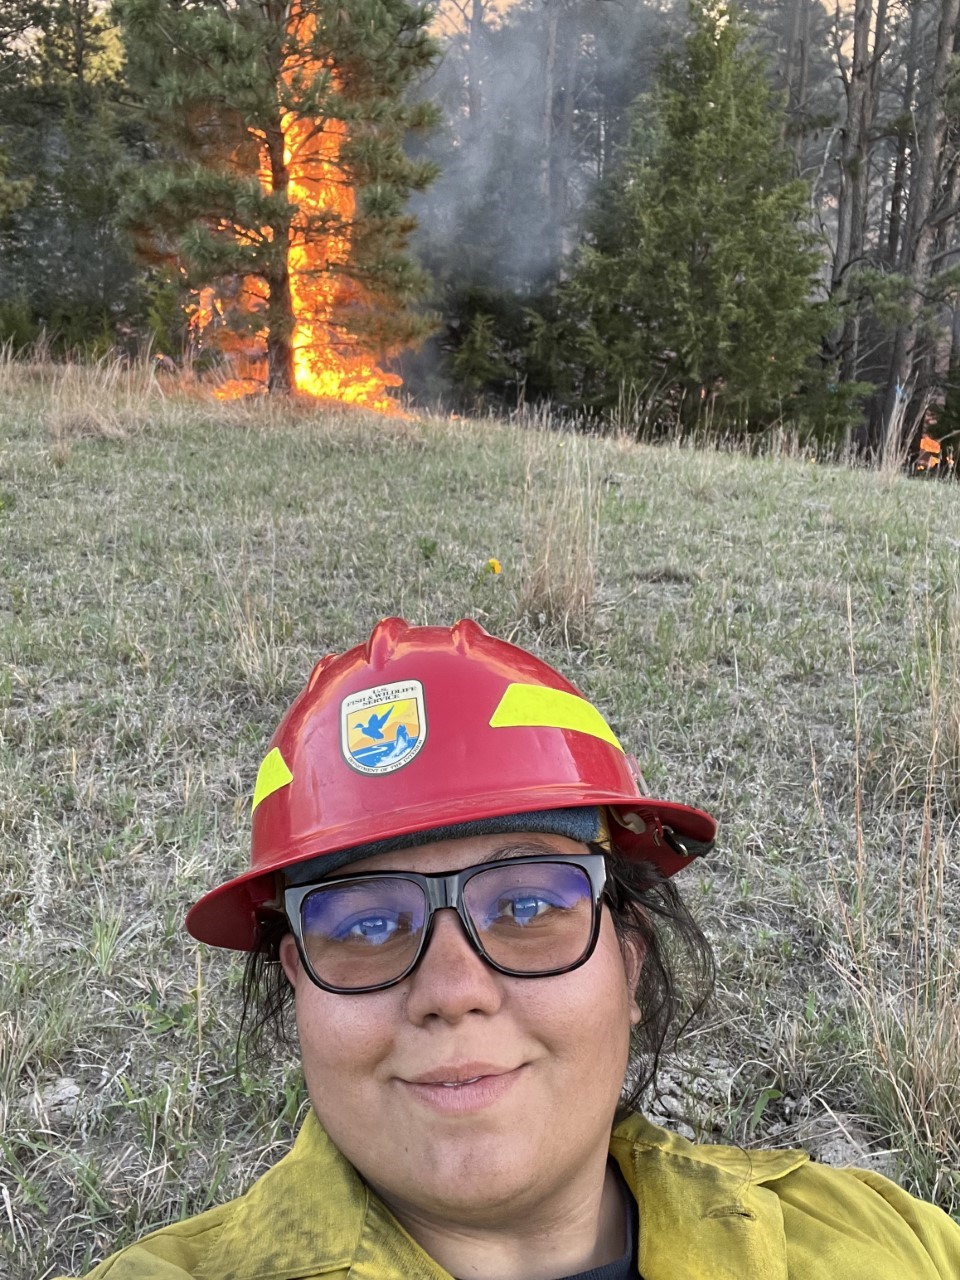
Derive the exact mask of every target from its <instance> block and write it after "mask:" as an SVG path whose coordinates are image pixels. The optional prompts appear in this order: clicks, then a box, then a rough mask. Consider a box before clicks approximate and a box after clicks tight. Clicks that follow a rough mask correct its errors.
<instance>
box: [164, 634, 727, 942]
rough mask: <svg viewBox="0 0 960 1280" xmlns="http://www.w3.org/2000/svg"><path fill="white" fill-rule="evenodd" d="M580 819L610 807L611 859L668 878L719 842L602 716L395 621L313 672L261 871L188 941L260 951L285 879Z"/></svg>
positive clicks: (192, 920)
mask: <svg viewBox="0 0 960 1280" xmlns="http://www.w3.org/2000/svg"><path fill="white" fill-rule="evenodd" d="M581 806H598V807H605V808H606V809H607V813H608V816H609V826H610V840H611V845H612V847H613V849H614V850H615V851H616V852H617V853H620V854H622V855H624V856H625V857H628V858H637V859H645V860H647V861H649V862H652V863H654V864H655V866H657V867H658V868H659V870H660V871H661V872H662V873H663V874H664V875H667V876H670V875H673V873H674V872H675V871H678V870H679V869H680V868H681V867H683V866H686V864H687V863H688V862H690V861H691V859H692V858H693V857H696V856H698V855H700V854H703V853H705V852H707V851H708V850H709V848H710V847H711V845H712V843H713V839H714V836H715V835H716V823H715V822H714V820H713V819H712V818H711V817H710V816H709V815H708V814H706V813H703V812H701V811H700V810H699V809H691V808H689V807H688V806H686V805H680V804H672V803H670V802H669V801H666V800H653V799H650V798H649V797H647V796H645V795H643V794H642V793H641V791H640V788H639V786H638V783H637V775H636V773H635V771H634V769H633V768H632V767H631V761H630V760H629V759H628V757H627V756H626V755H625V754H624V751H623V748H622V747H621V746H620V743H619V742H618V741H617V739H616V737H615V736H614V734H613V731H612V730H611V729H610V728H609V726H608V725H607V723H606V721H605V720H604V719H603V717H602V716H601V714H600V712H599V711H597V710H596V708H595V707H593V706H592V705H591V704H590V703H589V702H587V701H586V699H584V698H583V697H581V695H580V694H579V693H578V692H577V690H576V689H575V688H574V686H573V685H572V684H570V682H569V681H568V680H566V679H565V678H564V677H563V676H562V675H560V673H559V672H558V671H555V670H554V669H553V668H552V667H550V666H548V665H547V664H546V663H545V662H542V661H541V660H540V659H539V658H536V657H534V656H533V654H530V653H527V652H526V651H525V650H523V649H518V648H517V647H516V646H515V645H512V644H508V643H507V642H506V641H504V640H498V639H496V638H495V637H494V636H491V635H488V633H487V632H486V631H484V630H483V628H482V627H481V626H479V625H478V624H477V623H476V622H472V621H470V620H464V621H461V622H458V623H456V624H455V625H454V626H453V627H450V628H447V627H411V626H409V625H408V624H407V623H406V622H404V621H403V619H402V618H387V619H386V620H385V621H383V622H380V623H378V625H377V626H376V627H375V628H374V630H373V633H372V635H371V636H370V639H369V640H368V641H367V643H366V644H363V645H358V646H357V647H356V648H354V649H350V650H348V651H347V652H346V653H343V654H339V655H336V654H332V655H330V656H328V657H326V658H323V659H322V660H321V661H320V662H318V663H317V665H316V667H315V668H314V670H313V673H312V675H311V676H310V680H309V682H308V683H307V687H306V689H304V691H303V692H302V693H301V694H300V696H299V697H298V698H297V700H296V701H295V702H294V704H293V706H292V707H291V708H290V710H289V711H288V712H287V714H286V715H285V716H284V718H283V720H282V722H281V724H280V727H279V728H278V729H277V731H276V733H275V734H274V735H273V739H272V741H271V743H270V749H269V751H268V752H267V755H266V757H265V759H264V761H263V763H262V765H261V766H260V772H259V774H258V775H257V783H256V789H255V791H254V797H253V840H252V845H251V852H250V860H251V869H250V870H249V871H248V872H246V873H245V874H244V875H242V876H238V877H237V878H236V879H234V880H230V881H229V882H228V883H226V884H223V885H220V886H219V887H218V888H216V889H213V890H211V891H210V892H209V893H207V894H206V895H205V896H204V897H203V898H201V899H200V901H199V902H198V903H196V905H195V906H194V907H193V908H192V909H191V910H190V912H189V913H188V915H187V928H188V929H189V931H190V932H191V933H192V934H193V936H194V937H195V938H199V939H200V941H201V942H209V943H212V944H213V945H214V946H220V947H235V948H237V949H239V950H252V949H254V948H255V947H256V946H257V945H258V938H259V921H260V919H261V918H262V917H263V915H264V914H265V913H267V912H269V913H270V914H275V913H276V910H277V908H276V905H275V903H276V895H277V877H276V874H275V873H276V872H277V871H279V870H280V869H282V868H290V867H292V866H293V865H295V864H296V863H299V862H304V861H306V860H308V859H316V858H322V857H323V856H324V855H325V854H335V853H337V852H338V851H341V850H345V849H351V848H353V847H355V846H362V845H368V844H373V843H376V842H378V841H382V840H388V839H390V838H391V837H397V836H403V835H407V834H410V833H413V832H420V831H430V830H431V829H434V828H437V827H447V826H450V825H454V824H459V823H470V822H476V821H477V820H480V819H485V818H494V817H498V816H502V815H512V814H523V813H533V812H534V811H540V810H550V809H569V808H575V807H581ZM518 829H522V828H519V827H518ZM331 864H332V865H338V864H337V863H336V862H335V861H334V859H331Z"/></svg>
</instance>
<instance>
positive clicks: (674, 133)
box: [564, 0, 828, 428]
mask: <svg viewBox="0 0 960 1280" xmlns="http://www.w3.org/2000/svg"><path fill="white" fill-rule="evenodd" d="M691 19H692V29H691V31H690V33H689V35H688V36H687V37H686V39H685V41H684V45H683V48H682V50H681V52H680V53H679V54H677V55H675V56H671V57H669V58H668V59H667V60H666V61H665V63H664V66H663V69H662V72H661V75H660V78H659V81H658V84H657V87H656V89H655V90H654V92H653V93H652V94H651V95H650V96H649V97H646V98H641V99H638V101H637V104H636V107H635V110H634V118H633V128H632V133H631V140H630V143H629V145H628V148H627V151H626V155H625V159H624V164H623V166H622V168H621V170H620V172H619V173H618V174H617V176H616V177H615V179H614V180H613V181H612V182H610V183H608V184H606V185H605V186H604V187H603V188H602V190H601V192H600V194H599V197H598V199H597V202H596V206H595V210H594V213H593V217H592V221H591V224H590V237H589V241H588V244H587V246H586V247H585V248H584V250H583V252H582V254H581V257H580V260H579V262H578V264H577V266H576V268H575V270H574V272H573V275H572V278H571V280H570V281H569V282H568V284H567V286H566V288H565V291H564V292H565V308H566V312H567V316H568V327H571V323H572V322H575V323H572V327H573V328H574V329H575V332H576V346H575V349H574V351H573V353H572V359H573V363H574V365H575V366H577V367H578V369H579V376H580V390H581V393H582V395H583V397H584V398H585V399H586V400H587V402H588V403H592V404H593V405H595V406H611V405H615V404H617V403H618V401H619V402H622V401H623V399H624V397H625V396H626V398H627V400H631V399H634V398H636V397H638V396H640V397H644V396H646V394H647V392H648V391H649V389H650V388H651V387H654V386H656V387H657V388H658V390H659V394H660V396H661V397H665V398H667V399H668V400H669V401H670V403H671V404H672V406H673V408H674V411H676V410H677V407H678V406H679V412H680V413H681V416H682V417H683V419H684V420H685V421H686V422H687V423H688V424H689V423H691V422H694V421H701V422H702V421H703V418H704V416H705V415H706V416H707V417H708V418H709V417H710V416H712V417H713V419H714V421H716V419H717V414H718V413H719V414H720V415H722V417H723V418H724V419H725V420H726V421H727V423H728V424H731V425H732V424H736V425H738V426H739V427H741V428H743V427H749V426H753V425H756V424H757V423H758V422H759V421H760V420H762V419H763V418H764V417H765V416H768V415H770V414H773V413H776V412H778V411H779V410H780V409H781V408H782V404H783V401H784V400H785V399H786V398H787V397H789V396H790V395H792V394H793V393H794V392H795V391H796V389H797V387H798V385H799V384H800V383H801V382H802V381H803V379H804V377H805V376H806V374H807V372H808V370H809V363H810V361H811V359H812V357H813V356H814V354H815V352H816V351H817V348H818V344H819V341H820V338H821V336H822V333H823V331H824V329H825V328H826V327H828V326H827V322H826V318H825V316H824V315H823V314H822V311H821V308H820V307H818V306H816V305H814V304H813V303H812V302H811V298H812V295H813V292H814V288H815V279H816V275H817V272H818V269H819V268H820V258H819V255H818V253H817V251H816V246H815V241H814V238H813V236H812V235H811V233H810V232H809V231H808V230H807V229H806V224H805V218H806V214H807V198H808V189H807V187H806V185H805V184H804V183H803V182H801V181H795V180H793V179H792V178H791V177H790V169H791V157H790V155H789V154H788V152H787V151H786V149H785V147H784V145H783V143H782V141H781V138H782V111H781V110H780V109H779V104H778V103H777V101H776V100H775V98H774V97H773V96H772V94H771V91H770V89H769V86H768V82H767V79H766V77H765V74H764V70H765V68H764V64H763V61H762V59H761V58H760V57H759V55H757V54H756V53H755V52H752V51H750V50H749V48H748V47H747V45H746V42H745V37H746V30H747V29H746V26H745V22H744V20H743V19H742V18H741V16H740V15H739V14H738V12H737V11H736V10H735V9H729V8H726V7H723V6H720V5H712V4H711V3H710V2H709V0H703V2H701V0H694V2H693V3H692V4H691Z"/></svg>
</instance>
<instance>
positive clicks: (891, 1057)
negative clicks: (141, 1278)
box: [0, 363, 960, 1280]
mask: <svg viewBox="0 0 960 1280" xmlns="http://www.w3.org/2000/svg"><path fill="white" fill-rule="evenodd" d="M958 551H960V491H958V489H957V488H956V487H955V486H952V485H949V484H942V485H941V484H936V483H923V482H920V481H910V480H907V479H904V478H901V477H899V476H882V475H878V474H876V473H873V472H862V471H861V472H855V471H851V470H846V469H842V468H831V467H823V466H817V465H813V464H812V463H810V462H809V461H804V460H802V459H791V458H788V457H784V456H766V457H760V458H754V459H750V458H746V457H743V456H740V455H737V454H723V453H713V452H710V453H707V452H695V451H692V450H687V449H683V448H672V447H663V448H645V447H637V446H635V445H633V444H630V443H626V442H621V441H617V440H587V439H584V438H582V437H577V436H574V435H570V434H561V433H555V432H549V431H546V430H543V429H540V428H538V427H537V426H535V425H527V426H525V427H518V426H512V427H511V426H506V425H502V424H497V423H492V422H481V423H476V422H442V421H419V420H414V421H400V420H383V419H379V418H373V417H368V416H356V415H353V414H347V413H330V412H327V411H321V410H319V409H316V408H312V407H296V408H287V409H285V410H284V409H277V408H276V407H274V406H271V405H267V404H257V405H253V406H239V405H217V404H204V403H200V402H197V401H190V400H186V399H181V398H178V397H177V396H175V395H173V394H171V393H170V392H169V391H167V393H164V391H163V389H162V388H160V387H159V386H158V385H157V384H156V383H155V382H152V381H151V380H150V378H149V377H148V376H147V375H145V374H142V373H139V372H132V373H124V372H123V371H121V370H119V369H106V370H100V371H99V372H98V371H89V370H88V371H84V370H82V369H72V370H70V369H68V370H59V371H57V370H52V369H50V368H42V367H32V368H31V367H24V366H16V365H13V364H10V363H7V364H5V365H3V366H2V367H0V931H2V945H0V1188H2V1197H3V1204H2V1205H0V1248H2V1249H3V1250H6V1252H7V1255H8V1258H7V1260H6V1261H5V1262H3V1263H2V1266H0V1270H3V1273H4V1274H5V1275H9V1276H10V1277H11V1280H26V1278H27V1277H30V1278H31V1280H34V1278H35V1277H43V1276H49V1275H51V1274H57V1273H58V1272H60V1271H62V1270H67V1271H74V1272H77V1271H83V1270H84V1269H85V1268H87V1267H88V1266H90V1265H91V1264H92V1263H93V1262H94V1261H95V1260H96V1259H97V1258H98V1257H99V1256H101V1254H102V1253H103V1252H104V1251H106V1250H108V1249H109V1248H110V1247H111V1246H112V1245H113V1243H114V1242H123V1241H126V1240H128V1239H130V1238H131V1237H132V1236H134V1235H136V1234H138V1233H141V1232H142V1231H144V1230H146V1229H148V1228H150V1227H153V1226H156V1225H160V1224H162V1223H163V1222H165V1221H167V1220H169V1219H170V1218H171V1217H173V1216H177V1215H181V1214H188V1213H194V1212H197V1211H199V1210H201V1209H203V1208H205V1207H207V1206H209V1205H210V1204H212V1203H216V1202H219V1201H220V1200H222V1199H224V1198H226V1197H228V1196H230V1195H233V1194H235V1193H236V1192H237V1191H238V1190H239V1189H240V1188H242V1187H243V1186H244V1185H246V1184H248V1183H249V1182H250V1181H251V1180H252V1178H253V1177H254V1176H256V1174H257V1173H258V1172H259V1171H260V1170H261V1169H262V1168H263V1167H264V1165H265V1164H267V1163H270V1162H272V1161H273V1160H275V1159H276V1158H277V1156H278V1155H279V1154H280V1152H281V1151H282V1150H283V1149H284V1147H285V1145H286V1144H287V1142H288V1141H289V1139H290V1136H291V1133H292V1132H293V1130H294V1128H295V1126H296V1123H297V1118H298V1114H299V1112H300V1109H301V1107H302V1091H301V1087H300V1082H299V1078H298V1073H297V1071H296V1068H295V1065H294V1063H293V1062H292V1061H282V1062H281V1061H278V1062H277V1063H276V1064H275V1066H274V1068H273V1069H272V1070H271V1071H269V1072H264V1071H262V1070H253V1069H251V1068H244V1069H243V1070H241V1071H240V1073H239V1074H237V1073H235V1072H234V1065H233V1064H234V1038H235V1034H236V1024H237V1012H238V994H239V991H238V988H239V965H238V963H237V962H236V960H235V958H234V957H232V956H231V955H229V954H221V953H217V952H215V951H213V950H211V949H206V948H201V947H198V946H197V945H195V944H194V943H193V942H192V941H191V940H190V939H188V938H187V937H186V936H185V934H184V932H183V929H182V918H183V913H184V909H185V907H186V906H187V905H188V904H189V903H190V902H192V901H193V900H194V899H195V898H196V897H197V896H198V895H199V894H200V893H201V892H202V891H203V890H204V889H205V888H206V887H207V886H209V885H210V884H212V883H215V882H217V881H218V880H219V879H220V878H222V877H223V876H224V875H225V874H226V873H227V872H231V871H234V870H236V869H239V868H241V867H242V866H243V865H244V862H245V858H246V850H247V830H248V825H247V824H248V811H249V800H250V795H251V792H252V787H253V780H254V777H255V773H256V769H257V766H258V764H259V761H260V759H261V756H262V754H263V748H264V745H265V743H266V741H267V739H268V737H269V735H270V733H271V732H272V729H273V727H274V726H275V724H276V722H277V720H278V718H279V716H280V715H281V714H282V712H283V710H284V709H285V707H286V706H287V705H288V703H289V701H290V700H291V699H292V697H293V696H294V694H295V693H296V692H297V691H298V690H299V688H300V687H301V685H302V683H303V681H304V679H305V677H306V675H307V674H308V673H309V670H310V668H311V665H312V663H313V662H314V660H315V659H316V658H317V657H318V656H319V655H320V654H322V653H324V652H327V651H329V650H333V649H337V648H339V647H341V646H345V645H349V644H351V643H354V642H356V641H357V640H358V639H360V638H362V637H364V636H365V635H366V633H367V632H368V631H369V629H370V627H371V626H372V624H373V623H374V622H375V621H376V620H377V619H378V618H379V617H381V616H383V615H386V614H391V613H400V614H403V615H404V616H406V617H407V618H408V619H409V620H411V621H413V622H428V621H441V622H449V621H452V620H453V619H455V618H457V617H459V616H461V615H470V616H472V617H475V618H477V619H479V620H480V621H481V622H482V623H483V624H484V625H485V626H487V627H488V629H490V630H491V631H494V632H496V633H498V634H500V635H504V636H507V637H509V638H513V639H516V640H518V641H519V642H520V643H522V644H524V645H527V646H530V647H532V648H534V649H536V650H537V651H538V652H540V653H541V654H542V655H543V656H544V657H545V658H546V659H547V660H549V661H551V662H553V663H555V664H556V665H558V666H560V667H561V668H562V669H563V670H565V671H566V672H567V673H568V674H569V675H570V676H571V677H572V678H573V679H574V680H575V682H576V683H578V685H579V686H580V687H581V689H582V690H583V691H584V692H585V693H586V694H587V695H589V696H590V697H591V698H592V699H593V700H595V701H596V702H597V703H598V704H599V705H600V706H601V708H602V709H603V710H604V712H605V713H606V715H607V716H608V718H609V719H610V721H611V723H612V724H613V726H614V728H615V730H616V732H617V733H618V734H619V735H620V737H621V739H622V740H623V741H624V742H625V743H626V744H627V745H628V749H632V750H633V751H634V752H635V753H636V755H637V756H638V758H639V760H640V762H641V764H642V766H643V769H644V772H645V774H646V776H647V780H648V782H649V783H650V785H651V786H652V788H653V789H654V791H656V792H658V793H661V794H664V795H667V796H669V797H672V798H676V799H683V800H687V801H689V802H692V803H695V804H700V805H703V806H705V807H707V808H709V809H711V810H712V811H713V812H714V813H715V814H716V815H717V816H718V817H719V818H720V820H721V839H720V843H719V846H718V849H717V851H716V853H715V855H714V856H713V857H712V858H711V859H710V860H709V862H708V863H707V864H704V865H702V866H700V867H699V868H697V869H695V870H689V871H687V872H686V873H684V876H683V881H684V884H685V887H686V891H687V895H688V898H689V900H690V901H691V902H692V904H693V906H694V908H695V910H696V912H697V913H698V915H699V917H700V919H701V920H702V921H703V923H704V925H705V927H706V929H707V931H708V933H709V935H710V936H711V938H712V939H713V941H714V942H715V944H716V947H717V950H718V953H719V961H720V971H721V983H720V990H719V992H718V997H717V1003H716V1007H715V1009H714V1011H713V1012H712V1014H711V1015H710V1017H709V1018H708V1019H707V1020H706V1022H705V1023H704V1024H702V1025H701V1027H700V1028H699V1029H698V1031H697V1032H696V1033H695V1034H694V1035H693V1036H692V1037H691V1038H690V1039H689V1041H688V1043H687V1045H686V1048H685V1051H684V1057H683V1058H682V1059H681V1060H680V1061H679V1062H678V1063H677V1064H674V1066H673V1067H672V1068H671V1070H670V1072H669V1073H668V1076H667V1077H666V1078H665V1081H664V1093H665V1096H664V1098H663V1099H661V1101H660V1102H658V1103H651V1107H652V1110H653V1113H654V1115H655V1116H661V1115H663V1114H669V1115H671V1116H673V1117H674V1118H675V1120H676V1122H678V1123H682V1124H687V1125H691V1126H694V1127H696V1128H697V1129H698V1130H699V1131H700V1132H702V1133H703V1134H704V1135H705V1136H707V1137H721V1136H726V1137H733V1138H735V1139H736V1140H738V1141H742V1142H746V1143H750V1142H760V1141H764V1142H771V1141H775V1142H777V1143H781V1144H789V1143H796V1142H798V1141H805V1140H806V1141H810V1142H813V1143H814V1144H815V1145H816V1144H821V1147H822V1148H823V1149H824V1150H825V1151H826V1154H829V1143H827V1142H826V1139H827V1138H829V1139H830V1140H831V1141H832V1140H834V1139H837V1140H840V1141H841V1144H842V1141H844V1140H846V1139H848V1138H850V1137H851V1135H852V1136H853V1137H854V1138H855V1139H856V1140H857V1141H862V1140H864V1139H867V1140H869V1141H870V1143H872V1144H873V1145H875V1146H876V1147H877V1148H878V1149H882V1150H885V1151H893V1152H894V1153H895V1155H894V1156H893V1157H889V1156H888V1157H887V1160H888V1162H889V1161H890V1160H894V1161H895V1162H896V1168H897V1172H898V1176H900V1177H901V1178H902V1180H903V1181H904V1182H905V1183H906V1184H907V1185H909V1186H911V1187H912V1188H915V1189H918V1190H920V1191H921V1192H922V1193H923V1194H926V1195H929V1196H933V1197H935V1198H937V1199H939V1200H940V1202H941V1203H943V1204H944V1205H945V1206H947V1207H948V1208H955V1207H956V1206H957V1204H958V1203H960V965H958V959H960V956H958V953H957V929H956V926H957V922H958V919H960V915H958V895H960V877H958V872H957V869H956V858H955V849H956V843H957V838H956V834H955V827H956V821H957V817H958V814H960V571H958ZM491 558H495V559H496V560H498V561H499V562H500V563H501V564H502V572H501V573H499V574H496V573H494V572H492V571H491V567H490V565H489V561H490V560H491ZM2 1257H3V1255H2V1253H0V1258H2Z"/></svg>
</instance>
